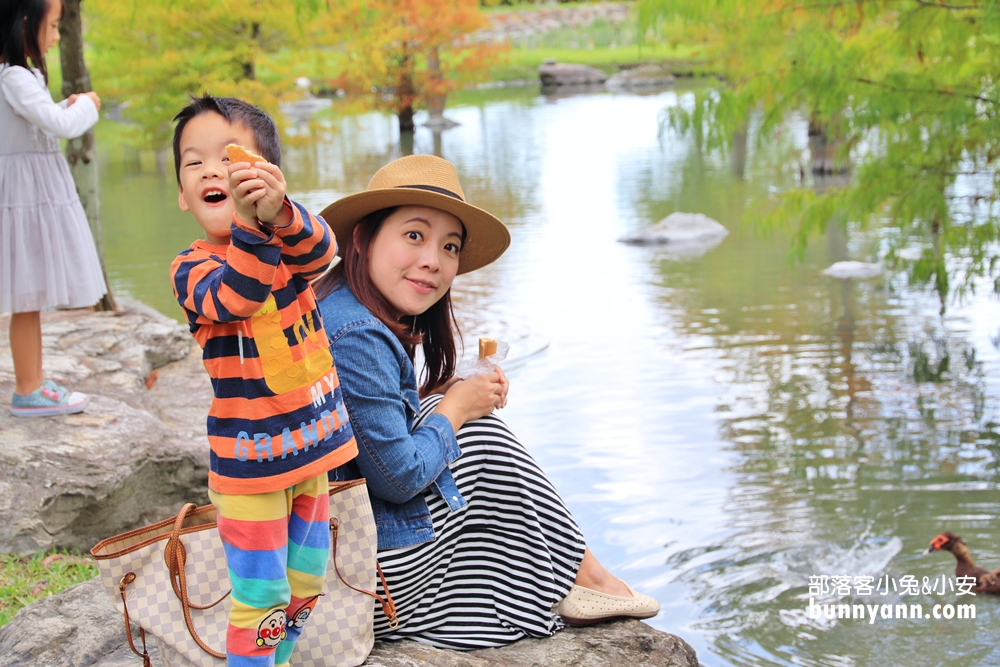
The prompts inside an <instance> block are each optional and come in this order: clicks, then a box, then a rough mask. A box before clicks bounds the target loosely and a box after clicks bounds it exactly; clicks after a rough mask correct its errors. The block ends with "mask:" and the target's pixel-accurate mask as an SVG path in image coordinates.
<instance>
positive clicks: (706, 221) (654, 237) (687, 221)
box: [618, 212, 729, 247]
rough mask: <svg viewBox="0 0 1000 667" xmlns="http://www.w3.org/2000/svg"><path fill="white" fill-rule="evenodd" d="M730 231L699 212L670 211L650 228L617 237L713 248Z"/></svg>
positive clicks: (640, 242)
mask: <svg viewBox="0 0 1000 667" xmlns="http://www.w3.org/2000/svg"><path fill="white" fill-rule="evenodd" d="M728 234H729V230H728V229H726V228H725V227H724V226H723V225H722V224H721V223H719V222H717V221H715V220H713V219H712V218H710V217H708V216H707V215H703V214H701V213H680V212H678V213H671V214H670V215H668V216H667V217H665V218H664V219H663V220H661V221H659V222H658V223H656V224H655V225H652V226H650V227H643V228H642V229H637V230H635V231H632V232H629V233H628V234H625V235H624V236H622V237H621V238H619V239H618V240H619V241H620V242H621V243H629V244H633V245H666V244H669V245H692V246H706V247H714V246H715V245H717V244H718V243H720V242H721V241H722V239H724V238H726V236H727V235H728Z"/></svg>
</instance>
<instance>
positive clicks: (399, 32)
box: [320, 0, 501, 126]
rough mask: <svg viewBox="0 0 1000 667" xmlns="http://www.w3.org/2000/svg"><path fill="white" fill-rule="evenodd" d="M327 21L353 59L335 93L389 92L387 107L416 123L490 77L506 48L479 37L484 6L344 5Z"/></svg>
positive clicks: (441, 0) (459, 0)
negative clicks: (421, 113)
mask: <svg viewBox="0 0 1000 667" xmlns="http://www.w3.org/2000/svg"><path fill="white" fill-rule="evenodd" d="M320 22H321V23H322V25H323V30H324V31H325V32H326V34H327V35H328V40H329V41H328V43H329V44H330V46H331V47H333V48H336V49H337V50H340V51H341V52H342V53H343V54H344V56H346V59H347V63H346V66H345V67H344V68H343V70H342V72H341V74H340V75H339V76H338V77H336V79H334V81H332V84H333V85H334V86H335V87H339V88H344V89H346V90H348V91H352V92H369V91H372V90H373V89H374V90H375V91H377V92H382V93H383V96H382V97H381V98H380V100H379V104H380V106H382V107H384V108H388V109H390V110H392V111H393V112H395V113H396V114H398V115H399V116H400V124H401V126H404V124H405V122H406V120H407V119H408V120H409V122H411V123H412V114H413V111H414V110H415V109H418V108H423V107H426V106H427V104H428V102H429V101H431V100H433V99H434V98H438V99H441V98H444V97H445V96H447V94H448V93H449V92H451V91H452V90H454V89H455V88H456V87H458V86H460V85H463V84H468V83H471V82H473V81H475V80H477V79H479V78H482V76H483V75H485V74H486V72H487V71H488V69H489V67H490V65H491V64H492V62H493V58H494V57H495V55H496V54H497V53H498V52H499V51H500V48H501V47H499V46H497V45H494V44H490V43H487V42H483V41H478V40H476V39H474V38H473V35H474V33H475V32H476V31H477V30H479V29H480V28H482V27H484V26H485V25H486V18H485V16H484V15H483V14H482V12H481V11H480V9H479V1H478V0H340V1H339V2H335V3H331V4H330V5H329V12H328V13H325V14H324V15H323V16H322V17H321V18H320Z"/></svg>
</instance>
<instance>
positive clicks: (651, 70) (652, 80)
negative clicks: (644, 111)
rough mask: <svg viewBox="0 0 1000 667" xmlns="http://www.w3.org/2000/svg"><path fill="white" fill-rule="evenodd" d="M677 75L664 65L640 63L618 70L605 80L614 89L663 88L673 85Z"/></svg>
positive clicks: (606, 84)
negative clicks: (636, 65)
mask: <svg viewBox="0 0 1000 667" xmlns="http://www.w3.org/2000/svg"><path fill="white" fill-rule="evenodd" d="M675 80H676V79H675V77H674V75H673V74H671V73H670V72H669V71H667V69H666V68H665V67H663V66H662V65H639V66H638V67H633V68H631V69H626V70H622V71H621V72H618V73H617V74H615V75H614V76H612V77H611V78H610V79H608V80H607V81H606V82H605V84H604V85H605V86H607V87H608V88H611V89H614V90H633V89H642V88H662V87H664V86H670V85H673V83H674V81H675Z"/></svg>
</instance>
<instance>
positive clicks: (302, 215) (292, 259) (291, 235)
mask: <svg viewBox="0 0 1000 667" xmlns="http://www.w3.org/2000/svg"><path fill="white" fill-rule="evenodd" d="M288 201H289V203H291V206H292V221H291V222H290V223H289V224H287V225H286V226H284V227H276V228H274V233H275V234H276V235H277V236H278V237H280V238H281V243H282V246H283V247H282V250H281V261H282V262H284V263H285V266H287V267H288V270H289V271H291V272H292V273H297V274H299V275H301V276H302V277H303V278H305V279H307V280H308V279H310V278H313V277H315V276H318V275H319V274H321V273H323V272H324V271H326V269H327V267H328V266H330V261H331V260H332V259H333V256H334V255H336V254H337V241H336V239H334V238H333V232H331V231H330V227H329V226H328V225H327V224H326V221H325V220H323V219H322V218H317V217H316V216H314V215H313V214H311V213H310V212H309V211H307V210H306V208H305V207H304V206H302V204H298V203H296V202H293V201H291V200H288Z"/></svg>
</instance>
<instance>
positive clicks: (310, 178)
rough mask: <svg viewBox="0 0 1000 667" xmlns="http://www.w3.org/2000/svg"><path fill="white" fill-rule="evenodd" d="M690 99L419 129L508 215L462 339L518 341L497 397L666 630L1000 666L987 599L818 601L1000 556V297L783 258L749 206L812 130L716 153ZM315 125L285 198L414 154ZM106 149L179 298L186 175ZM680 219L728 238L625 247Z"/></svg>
mask: <svg viewBox="0 0 1000 667" xmlns="http://www.w3.org/2000/svg"><path fill="white" fill-rule="evenodd" d="M694 94H695V92H693V91H691V90H687V89H683V88H679V89H678V90H677V91H667V92H662V93H658V94H656V95H651V96H636V95H630V94H625V93H617V94H610V93H600V94H588V95H582V96H566V97H560V98H547V97H542V96H539V95H538V94H537V91H524V90H517V91H490V92H484V93H481V94H478V93H477V94H467V95H466V97H465V98H464V99H463V98H460V99H459V100H458V101H457V103H456V104H455V106H454V107H453V108H452V109H450V110H449V117H451V118H453V119H454V120H456V121H458V122H460V123H461V125H460V126H459V127H457V128H454V129H452V130H448V131H447V132H444V133H432V132H430V131H429V130H426V129H422V128H418V129H417V131H416V133H415V134H414V136H413V142H414V143H413V150H414V151H415V152H418V153H435V154H441V155H442V156H443V157H445V158H447V159H449V160H452V161H453V162H455V163H456V164H457V165H458V169H459V173H460V176H461V178H462V182H463V185H464V186H465V191H466V195H467V196H468V198H469V200H470V201H471V202H473V203H475V204H477V205H480V206H483V207H484V208H487V209H489V210H491V211H493V212H495V213H497V214H498V215H500V216H501V217H502V218H503V219H505V220H506V221H508V222H509V223H510V227H511V234H512V237H513V243H512V246H511V250H510V251H509V252H508V253H507V254H506V255H505V256H504V257H503V258H501V260H500V261H498V262H497V263H495V264H494V265H492V266H490V267H488V268H487V269H485V270H482V271H478V272H475V273H473V274H470V275H468V276H463V277H461V278H460V280H459V281H458V283H457V284H456V303H457V304H458V308H459V310H460V314H461V317H462V318H463V330H464V333H465V334H466V337H467V338H468V339H470V340H474V338H475V337H476V336H478V335H484V334H489V335H493V336H494V337H498V338H501V339H506V340H508V341H509V342H511V343H512V352H511V355H512V357H514V361H515V363H514V364H512V368H511V376H512V386H513V388H512V393H511V402H510V406H509V407H508V408H507V409H506V410H504V413H503V415H502V416H503V417H504V418H505V419H506V420H507V421H508V422H509V423H510V424H511V425H512V427H513V428H514V430H515V432H517V433H518V434H519V435H520V436H521V438H522V439H523V441H524V442H525V444H526V445H527V447H528V448H529V450H530V451H531V452H532V454H533V455H534V456H536V458H538V459H539V460H540V462H541V463H542V465H543V467H544V469H545V470H546V471H547V472H548V473H549V475H550V476H551V477H552V480H553V482H554V483H555V485H556V487H557V488H558V489H559V490H560V491H561V493H562V494H563V496H564V497H565V498H566V500H567V503H568V504H569V505H570V508H571V509H572V511H573V513H574V516H576V518H577V519H578V521H579V522H580V524H581V527H582V529H583V531H584V533H585V535H586V536H587V539H588V543H589V545H590V546H591V548H592V549H593V550H594V552H595V553H596V554H597V555H598V556H599V557H600V558H601V560H602V561H604V562H605V563H606V564H607V565H608V566H609V567H611V568H612V569H613V570H614V571H615V572H617V573H619V574H621V575H622V576H623V577H624V578H625V579H626V580H627V581H629V582H630V583H631V584H632V585H633V586H635V587H637V588H640V589H642V590H645V591H647V592H650V593H652V594H654V595H656V596H657V597H658V598H659V599H660V600H661V601H662V602H663V612H662V613H661V614H660V616H659V617H657V618H656V619H653V620H652V623H653V624H654V625H655V626H656V627H659V628H662V629H665V630H669V631H672V632H675V633H677V634H680V635H681V636H683V637H684V638H685V639H686V640H687V641H689V642H690V643H691V644H692V645H694V646H695V648H696V649H697V650H698V652H699V657H700V659H701V660H702V662H703V663H704V664H706V665H710V666H715V665H792V664H794V665H883V664H951V663H962V664H970V665H986V664H1000V649H997V648H995V646H994V642H993V641H992V637H993V636H995V634H996V632H997V630H998V629H1000V618H998V614H997V611H996V601H991V600H985V599H983V600H977V603H978V617H977V619H976V620H975V621H974V622H967V621H966V622H959V621H957V620H956V621H951V622H947V621H943V620H930V621H922V620H921V621H918V620H913V621H910V620H892V621H888V620H886V621H882V620H880V621H879V622H877V623H875V624H871V625H869V624H868V622H867V621H864V622H862V621H856V620H839V621H833V622H827V621H817V620H816V619H810V618H808V615H807V614H806V613H805V611H804V610H805V608H806V604H807V602H808V600H807V598H808V582H809V577H810V576H811V575H823V574H825V575H835V574H836V575H840V574H843V575H850V576H861V575H871V576H880V575H881V576H885V575H892V576H894V577H896V578H898V577H901V576H902V575H905V574H911V575H914V576H916V577H917V578H918V579H922V577H924V576H927V577H935V576H939V575H941V574H947V573H952V572H953V568H954V563H953V561H951V560H949V559H950V556H949V555H947V554H944V555H941V554H938V555H936V556H932V557H928V558H919V557H918V554H919V552H921V551H922V550H923V549H924V548H925V547H926V544H927V541H928V540H929V539H930V538H931V537H933V536H934V535H935V534H937V533H938V532H940V531H941V530H945V529H948V530H952V531H954V532H957V533H958V534H960V535H962V536H963V537H964V538H965V540H966V542H967V543H968V544H969V545H970V547H971V548H972V550H973V553H974V555H975V556H976V557H977V559H978V560H979V561H981V562H982V563H983V564H984V565H991V564H992V565H993V566H995V565H996V564H998V563H1000V542H998V540H997V531H996V516H997V514H998V511H1000V496H998V494H997V482H996V475H997V472H998V470H997V466H998V460H1000V433H998V427H997V425H996V423H995V415H996V409H997V397H998V396H1000V387H998V385H997V378H998V377H1000V374H998V370H1000V353H998V351H997V348H996V347H995V346H994V345H992V344H991V343H990V338H991V336H995V334H996V328H995V327H996V325H995V323H996V322H997V321H1000V304H998V303H997V302H996V301H995V300H991V299H988V298H984V297H978V298H976V299H975V300H973V301H971V302H969V303H967V304H964V305H958V306H955V307H952V308H950V309H949V311H948V313H947V315H944V316H942V314H941V311H940V304H939V303H938V302H937V300H936V297H934V296H933V295H929V294H926V293H923V292H920V291H918V290H915V289H913V288H911V287H909V286H907V284H906V283H905V280H902V279H900V278H897V277H894V276H889V277H883V278H881V279H878V280H873V281H866V282H855V281H839V280H833V279H829V278H826V277H823V276H821V275H820V271H821V270H822V269H823V268H825V267H826V266H828V265H829V264H831V263H833V262H835V261H838V260H842V259H847V258H851V259H865V258H871V257H872V256H873V253H876V252H877V249H878V248H879V247H880V244H881V243H882V241H883V238H882V237H881V236H880V235H881V234H883V232H882V231H880V230H873V231H871V232H868V233H866V234H861V233H859V232H858V231H857V230H856V229H854V228H853V227H852V226H851V225H844V226H838V225H831V226H830V227H829V228H828V231H827V235H826V237H825V238H824V239H822V240H821V241H820V242H818V243H816V244H814V245H813V246H812V247H811V248H810V250H809V252H808V253H807V254H806V256H805V258H804V260H803V261H801V262H798V263H793V262H790V261H789V252H788V249H789V242H788V240H787V239H786V238H782V237H779V236H777V235H772V236H763V235H761V234H759V233H758V232H757V231H756V230H754V229H752V228H750V227H748V226H746V225H745V224H744V223H743V218H744V215H745V211H746V210H747V205H748V201H749V200H750V199H751V198H752V197H757V196H760V195H761V194H766V193H768V192H771V191H774V190H780V189H781V188H784V187H788V186H789V185H791V184H793V183H797V182H798V181H799V179H800V178H802V176H801V173H800V169H799V167H798V165H799V164H801V162H802V160H803V159H804V157H803V156H804V155H805V153H804V151H806V149H807V137H806V123H805V122H804V120H802V119H798V118H792V119H790V120H789V122H788V125H787V128H786V131H785V132H783V133H782V135H781V137H780V138H779V140H778V141H776V142H773V143H769V144H767V145H764V146H758V145H757V144H756V142H755V141H753V140H752V136H753V132H754V128H753V126H752V124H751V126H750V127H749V128H748V135H749V136H750V137H751V139H750V140H748V141H747V142H746V143H745V144H743V149H742V150H744V151H745V155H736V156H731V155H724V154H718V153H715V152H711V151H707V150H705V149H704V148H703V147H701V146H699V145H697V144H696V143H695V142H693V141H691V140H689V139H686V138H683V137H679V136H676V135H674V134H672V133H670V132H669V131H667V132H664V131H661V123H660V120H661V112H662V110H663V109H664V108H665V107H668V106H670V105H674V104H690V103H691V99H692V97H693V95H694ZM323 122H324V123H326V124H327V125H328V127H326V129H325V131H326V132H327V137H326V138H325V139H323V140H322V141H311V142H303V143H302V144H298V143H296V144H295V145H293V146H290V147H289V148H288V149H287V151H286V165H287V168H286V175H287V177H288V182H289V184H290V189H291V190H292V192H293V195H294V196H295V197H296V198H298V199H299V200H301V201H303V202H304V203H306V204H307V205H308V206H309V207H310V208H311V209H312V210H317V211H318V210H321V209H322V208H323V207H324V206H326V205H327V204H328V203H330V202H331V201H333V200H334V199H336V198H337V197H339V196H342V195H344V194H346V193H348V192H353V191H356V190H361V189H363V188H364V187H365V186H366V185H367V182H368V179H369V178H370V177H371V174H373V173H374V172H375V170H376V169H377V168H378V167H380V166H382V165H383V164H384V163H385V162H387V161H388V160H390V159H392V158H394V157H398V155H399V154H400V150H401V149H400V146H399V137H398V134H397V131H396V129H395V126H396V123H395V120H394V119H393V118H391V117H387V116H381V115H377V114H369V115H358V116H348V117H339V118H336V119H333V120H325V121H323ZM105 157H106V159H104V160H103V161H102V165H103V168H104V169H105V172H104V174H103V181H102V182H103V186H104V193H105V198H104V202H103V206H104V210H105V212H106V215H107V216H108V220H107V221H106V225H107V227H106V236H107V237H108V239H109V246H108V251H107V252H108V256H109V262H110V264H111V267H110V269H111V273H112V280H113V282H114V283H115V285H116V287H118V288H119V289H120V290H122V291H130V292H132V293H133V294H136V295H138V296H140V297H141V298H143V299H144V300H146V301H149V302H151V303H153V304H154V305H156V306H157V307H160V308H162V309H164V310H165V311H166V312H169V313H171V314H176V313H175V312H174V311H173V306H172V303H171V302H172V299H171V298H170V295H169V284H168V282H167V280H166V265H169V261H170V260H171V259H172V258H173V256H174V254H176V252H177V251H178V250H179V249H181V248H183V247H185V246H186V245H187V244H188V243H189V242H190V239H191V238H193V237H194V236H195V231H196V229H194V228H193V226H194V223H193V222H191V221H189V220H186V219H185V218H184V216H181V215H180V214H179V212H175V209H176V205H175V204H174V200H175V199H176V196H175V193H176V186H175V185H174V183H173V180H172V174H168V175H166V176H157V175H156V174H155V169H152V167H151V166H150V164H151V163H150V162H149V160H146V161H145V162H143V163H142V165H141V168H138V169H137V168H136V166H135V165H134V164H131V165H129V164H126V161H124V160H122V159H117V158H116V157H115V156H114V155H107V156H105ZM734 165H736V166H739V167H741V168H740V169H738V170H737V169H736V167H735V166H734ZM734 171H735V172H737V173H734ZM741 176H742V178H741ZM819 185H821V184H819ZM140 193H141V194H140ZM109 200H110V201H109ZM153 200H155V202H154V201H153ZM151 203H152V205H151ZM172 207H173V208H172ZM674 211H690V212H699V213H705V214H707V215H709V216H711V217H713V218H715V219H717V220H719V221H720V222H722V223H723V224H724V225H726V226H727V228H729V230H730V232H731V233H730V235H729V236H728V237H727V238H726V239H725V241H724V242H722V243H721V244H720V245H719V246H718V247H716V248H714V249H712V250H711V251H709V252H707V253H706V254H704V255H701V256H681V255H678V254H675V253H671V252H670V250H669V248H668V249H655V248H636V247H627V246H624V245H622V244H618V243H616V242H615V239H617V238H618V237H620V236H621V235H622V234H624V233H625V232H626V231H629V230H631V229H634V228H636V227H639V226H645V225H648V224H652V223H654V222H656V221H657V220H659V219H661V218H663V217H665V216H666V215H667V214H669V213H672V212H674ZM137 248H148V249H149V252H148V253H144V254H143V255H142V256H141V258H138V254H137V253H136V249H137ZM154 286H155V289H154ZM473 347H474V346H473ZM898 598H899V596H898V595H895V596H894V595H889V596H888V597H886V598H877V600H878V602H879V603H895V601H896V600H897V599H898ZM862 601H864V600H862ZM867 601H868V602H873V599H868V600H867ZM907 601H909V600H907ZM916 601H918V602H922V603H924V604H925V606H926V607H928V609H929V606H930V605H931V604H932V603H934V602H946V601H951V600H950V599H946V598H944V597H942V596H936V595H928V596H918V597H917V598H916Z"/></svg>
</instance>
